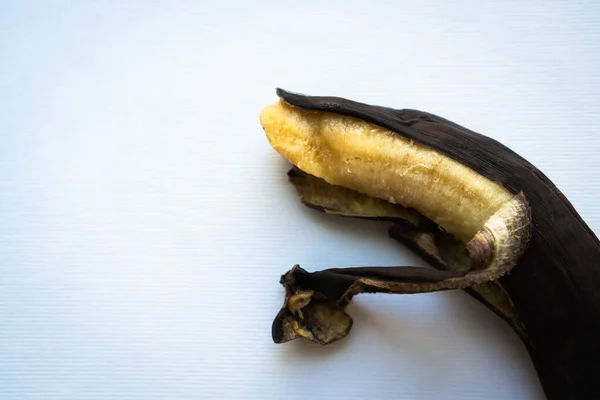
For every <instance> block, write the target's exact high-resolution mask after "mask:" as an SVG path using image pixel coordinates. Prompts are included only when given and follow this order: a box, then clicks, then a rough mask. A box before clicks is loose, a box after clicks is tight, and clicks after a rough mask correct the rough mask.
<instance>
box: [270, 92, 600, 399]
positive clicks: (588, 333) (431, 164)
mask: <svg viewBox="0 0 600 400" xmlns="http://www.w3.org/2000/svg"><path fill="white" fill-rule="evenodd" d="M278 95H279V96H280V101H279V102H278V103H276V104H274V105H271V106H268V107H266V108H265V109H264V110H263V112H262V113H261V124H262V125H263V127H264V129H265V132H266V133H267V137H268V139H269V141H270V143H271V145H272V146H273V148H274V149H275V150H277V151H278V152H279V153H281V154H282V155H283V156H284V157H285V158H287V159H288V160H289V161H290V162H291V163H292V164H294V165H295V166H296V167H297V168H298V169H300V170H301V171H303V172H304V173H306V174H308V175H309V176H314V177H316V178H320V179H322V181H323V185H322V186H321V188H322V189H323V191H321V189H315V190H313V191H312V192H311V190H303V191H302V193H301V195H302V198H303V201H304V202H305V204H307V205H310V206H311V207H313V208H316V209H320V210H321V211H325V212H330V213H337V214H341V215H348V216H356V217H363V218H377V219H384V220H390V221H394V222H396V223H397V224H396V225H395V226H394V227H393V228H392V229H391V230H390V234H391V235H392V236H393V237H395V238H397V239H399V240H401V241H402V242H403V243H406V244H408V245H409V246H410V247H411V248H413V249H415V250H416V251H417V252H418V253H419V254H421V255H423V256H424V257H425V258H427V259H428V260H429V261H430V262H431V263H432V265H434V266H436V267H438V268H440V270H435V269H428V268H424V267H391V268H382V267H360V268H338V269H329V270H324V271H318V272H312V273H309V272H307V271H305V270H303V269H302V268H300V267H298V266H296V267H294V268H293V269H292V270H291V271H289V272H288V273H286V274H285V275H283V276H282V279H281V283H282V284H283V285H284V287H285V289H286V300H285V303H284V307H283V308H282V310H281V311H280V313H279V314H278V316H277V318H276V319H275V321H274V325H273V335H274V339H275V340H276V341H279V342H282V341H287V340H289V339H293V338H295V337H303V338H306V339H309V340H313V341H316V342H318V343H322V344H327V343H331V342H332V341H335V340H338V339H340V338H341V337H344V336H345V335H346V334H347V333H348V331H349V330H350V328H351V326H352V320H351V319H350V317H349V316H348V315H347V314H346V313H345V311H344V307H345V305H346V304H347V303H348V301H350V300H351V298H352V296H354V295H355V294H357V293H363V292H387V293H418V292H425V291H435V290H447V289H454V288H462V289H465V290H467V291H469V292H470V293H471V294H472V295H474V296H476V297H478V298H479V299H480V300H481V301H482V302H484V304H486V305H488V306H489V307H490V308H491V309H493V310H494V311H495V312H496V313H497V314H498V315H500V316H502V317H503V318H504V319H505V320H506V321H507V322H509V323H510V324H511V326H512V327H513V328H514V329H515V331H517V333H518V334H519V335H520V337H521V338H522V340H523V342H524V343H525V345H526V347H527V349H528V351H529V353H530V355H531V357H532V360H533V362H534V364H535V367H536V370H537V372H538V375H539V377H540V380H541V383H542V386H543V388H544V390H545V393H546V395H547V396H548V398H550V399H561V400H562V399H596V398H600V380H598V379H597V377H598V373H597V365H599V364H600V340H599V339H600V291H599V290H598V289H597V288H598V287H600V266H598V262H599V260H600V242H599V241H598V239H597V237H596V236H595V235H594V233H593V232H592V231H591V230H590V229H589V227H588V226H587V225H586V224H585V222H584V221H582V219H581V218H580V216H579V215H578V214H577V212H576V211H575V210H574V208H573V207H572V205H571V204H570V203H569V201H568V200H567V199H566V198H565V197H564V195H563V194H562V193H561V192H560V191H559V190H558V189H557V188H556V187H555V185H554V184H552V182H551V181H550V180H549V179H548V178H547V177H545V176H544V175H543V174H542V173H541V172H540V171H539V170H537V169H536V168H535V167H534V166H533V165H531V164H530V163H529V162H527V161H526V160H525V159H523V158H522V157H520V156H519V155H517V154H515V153H514V152H513V151H511V150H510V149H508V148H507V147H505V146H503V145H502V144H501V143H498V142H497V141H494V140H492V139H490V138H488V137H485V136H483V135H480V134H478V133H475V132H473V131H470V130H468V129H466V128H464V127H462V126H460V125H457V124H455V123H453V122H451V121H448V120H445V119H443V118H440V117H438V116H435V115H432V114H428V113H424V112H421V111H416V110H394V109H390V108H384V107H378V106H371V105H367V104H363V103H358V102H354V101H350V100H346V99H341V98H336V97H311V96H304V95H298V94H293V93H289V92H285V91H283V90H278ZM290 178H291V179H292V181H293V174H292V175H291V176H290ZM332 185H334V186H341V187H342V188H343V189H344V190H347V192H345V194H343V195H342V196H341V197H340V198H335V196H332V195H331V194H332V192H331V190H332V189H331V186H332ZM296 186H297V188H298V187H300V186H299V185H296ZM304 189H306V187H305V188H304ZM352 193H355V194H352ZM319 196H321V198H319ZM356 196H359V198H360V196H363V199H362V200H361V201H356V199H357V197H356ZM365 198H368V199H369V200H368V201H363V200H365ZM400 206H402V207H400ZM377 214H380V215H377ZM427 224H429V226H427ZM432 225H439V226H440V227H441V228H443V230H444V231H445V232H447V234H445V235H446V236H443V235H442V236H439V235H437V234H435V233H434V232H435V230H434V228H432ZM444 237H445V238H446V239H448V238H452V240H449V241H447V242H446V244H444V242H443V240H440V239H443V238H444ZM448 243H451V244H449V245H448ZM452 243H454V244H452ZM462 244H465V246H464V247H463V246H462ZM515 265H516V267H515ZM511 269H512V271H511ZM508 271H511V273H510V274H506V272H508Z"/></svg>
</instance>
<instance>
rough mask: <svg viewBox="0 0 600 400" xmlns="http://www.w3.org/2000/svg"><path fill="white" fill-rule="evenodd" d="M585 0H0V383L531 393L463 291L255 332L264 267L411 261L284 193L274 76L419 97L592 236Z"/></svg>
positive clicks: (39, 394)
mask: <svg viewBox="0 0 600 400" xmlns="http://www.w3.org/2000/svg"><path fill="white" fill-rule="evenodd" d="M599 4H600V3H597V2H594V1H593V0H590V1H587V2H586V1H580V2H573V1H566V0H565V1H528V2H521V1H491V2H489V1H488V2H482V1H477V0H473V1H455V2H446V1H441V0H440V1H437V2H436V1H423V0H414V1H387V2H386V1H369V2H367V1H364V2H358V1H356V2H354V1H349V0H340V1H331V2H323V3H320V2H318V1H313V0H304V1H294V2H286V1H282V0H278V1H263V2H260V1H259V2H252V1H250V2H242V1H238V2H235V1H226V2H219V3H217V2H216V1H214V2H210V3H209V2H205V1H164V2H155V1H137V2H133V1H98V2H86V1H40V2H28V1H17V0H14V1H6V0H5V1H2V2H0V397H1V398H3V399H17V398H18V399H92V398H97V399H221V398H231V399H283V398H286V399H336V398H338V399H362V398H373V399H385V398H397V399H481V398H485V399H540V398H542V392H541V389H540V385H539V383H538V380H537V377H536V375H535V371H534V369H533V367H532V364H531V362H530V360H529V357H528V355H527V353H526V352H525V350H524V348H523V346H522V345H521V343H520V342H519V340H518V338H517V337H516V335H515V334H514V333H512V331H511V330H510V329H509V328H508V326H507V325H505V324H504V323H503V322H502V321H500V320H499V319H498V318H496V317H495V316H494V315H493V314H492V313H491V312H489V311H487V309H485V308H484V307H483V306H481V305H480V304H479V303H477V302H476V301H474V300H472V299H471V298H470V297H468V296H467V295H466V294H464V293H462V292H454V293H436V294H427V295H415V296H384V295H378V296H364V297H359V298H357V300H356V302H355V304H353V305H352V306H351V307H350V309H349V311H350V313H351V315H352V316H353V317H354V319H355V325H354V329H353V331H352V332H351V334H350V336H349V337H348V338H347V339H346V340H344V341H342V342H339V343H337V344H335V345H332V346H330V347H319V346H317V345H313V344H312V343H300V342H294V343H288V344H286V345H275V344H273V343H272V341H271V337H270V329H271V321H272V318H273V317H274V316H275V314H276V312H277V311H278V309H279V307H280V306H281V303H282V300H283V290H282V287H281V286H280V285H279V283H278V279H279V276H280V275H281V274H282V273H284V272H285V271H287V270H288V269H289V268H290V267H291V266H292V265H293V264H295V263H300V264H301V265H302V266H303V267H304V268H306V269H308V270H316V269H322V268H328V267H340V266H359V265H411V264H412V265H424V264H423V262H422V261H420V259H418V258H417V257H416V256H414V255H413V254H412V253H410V252H409V251H408V250H406V249H404V248H402V247H400V246H399V245H397V244H395V243H394V242H392V241H391V240H389V239H388V238H387V235H386V226H385V224H384V225H382V224H379V223H374V222H373V223H372V222H366V221H347V220H342V219H339V218H334V217H327V216H324V215H320V214H317V213H315V212H312V211H310V210H307V209H305V208H304V207H303V206H301V205H300V204H299V202H298V200H297V198H296V194H295V192H294V190H293V188H292V187H291V186H290V185H289V184H288V183H287V181H286V176H285V172H286V170H287V167H288V166H287V164H286V163H285V162H284V161H283V160H282V158H281V157H280V156H279V155H277V154H276V153H275V152H274V151H273V150H272V149H271V148H270V147H269V145H268V143H267V140H266V138H265V136H264V133H263V131H262V129H261V126H260V124H259V121H258V114H259V112H260V110H261V108H262V107H263V106H265V105H266V104H269V103H271V102H275V101H276V100H277V99H276V96H275V92H274V89H275V88H276V87H283V88H285V89H288V90H292V91H298V92H303V93H307V94H314V95H337V96H343V97H348V98H351V99H354V100H359V101H363V102H367V103H373V104H380V105H386V106H391V107H395V108H417V109H421V110H424V111H429V112H433V113H436V114H439V115H441V116H443V117H446V118H449V119H452V120H454V121H455V122H458V123H460V124H462V125H465V126H467V127H469V128H471V129H474V130H476V131H479V132H482V133H484V134H486V135H489V136H492V137H494V138H496V139H499V140H501V141H502V142H503V143H505V144H507V145H508V146H510V147H511V148H513V149H514V150H516V151H517V152H519V153H520V154H522V155H523V156H525V157H526V158H527V159H529V160H530V161H531V162H533V163H534V164H536V165H537V166H538V167H539V168H540V169H541V170H543V171H544V172H545V173H546V174H547V175H548V176H549V177H550V178H551V179H552V180H553V181H554V182H555V183H556V184H557V186H558V187H559V188H560V189H561V190H562V191H563V192H564V193H565V194H566V195H567V196H568V197H569V198H570V199H571V201H572V202H573V204H574V205H575V207H576V208H577V210H578V211H579V212H580V213H581V215H582V217H583V218H584V219H585V220H586V221H587V222H588V223H589V225H590V226H591V228H592V229H593V230H594V231H595V232H600V215H599V213H598V211H599V210H600V208H598V202H597V198H598V195H599V194H600V178H598V174H597V171H598V170H600V157H598V154H597V152H598V149H599V148H600V135H599V128H600V114H599V112H598V103H599V101H600V93H599V91H600V74H598V70H599V68H600V51H599V50H600V49H599V43H600V25H599V23H598V21H599V17H600V6H599Z"/></svg>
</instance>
